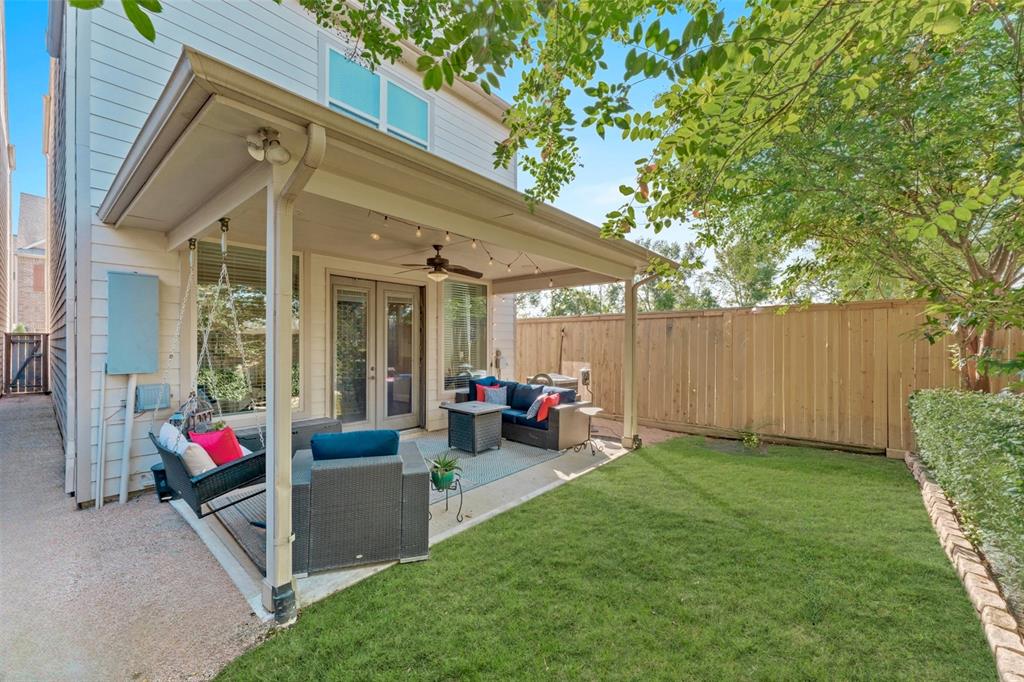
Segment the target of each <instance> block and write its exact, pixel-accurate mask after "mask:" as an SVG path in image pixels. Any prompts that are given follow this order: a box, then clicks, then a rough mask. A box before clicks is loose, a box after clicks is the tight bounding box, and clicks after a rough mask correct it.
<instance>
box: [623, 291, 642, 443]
mask: <svg viewBox="0 0 1024 682" xmlns="http://www.w3.org/2000/svg"><path fill="white" fill-rule="evenodd" d="M623 284H624V285H625V287H624V288H625V292H624V293H625V299H626V300H625V304H626V305H625V315H623V321H622V324H623V327H622V447H624V448H632V447H634V445H635V442H636V436H637V428H638V426H637V414H636V408H637V392H636V289H637V285H636V284H635V283H634V282H633V279H632V278H630V279H628V280H625V281H624V282H623Z"/></svg>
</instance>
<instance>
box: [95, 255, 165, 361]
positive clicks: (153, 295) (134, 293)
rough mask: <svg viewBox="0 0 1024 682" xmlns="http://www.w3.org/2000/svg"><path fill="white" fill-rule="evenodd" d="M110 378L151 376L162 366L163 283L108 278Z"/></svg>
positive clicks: (128, 276) (116, 275) (149, 278)
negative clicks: (159, 346)
mask: <svg viewBox="0 0 1024 682" xmlns="http://www.w3.org/2000/svg"><path fill="white" fill-rule="evenodd" d="M107 277H108V279H107V282H108V284H107V374H152V373H153V372H156V371H157V368H158V366H159V358H158V357H157V356H158V354H159V349H158V343H159V338H160V280H159V278H157V277H156V275H139V274H137V273H134V272H111V273H108V275H107Z"/></svg>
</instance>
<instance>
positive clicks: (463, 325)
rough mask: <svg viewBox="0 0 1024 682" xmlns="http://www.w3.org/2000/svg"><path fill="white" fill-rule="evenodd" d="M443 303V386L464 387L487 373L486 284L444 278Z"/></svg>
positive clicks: (447, 388) (447, 387)
mask: <svg viewBox="0 0 1024 682" xmlns="http://www.w3.org/2000/svg"><path fill="white" fill-rule="evenodd" d="M442 305H443V306H444V388H445V389H446V390H452V389H456V388H465V387H466V385H467V384H468V381H469V379H470V378H471V377H473V376H484V375H486V374H487V287H486V286H484V285H483V284H472V283H469V282H459V281H454V280H451V279H447V280H445V282H444V291H443V296H442Z"/></svg>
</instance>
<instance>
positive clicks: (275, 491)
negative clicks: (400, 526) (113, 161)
mask: <svg viewBox="0 0 1024 682" xmlns="http://www.w3.org/2000/svg"><path fill="white" fill-rule="evenodd" d="M306 131H307V137H306V150H305V152H304V153H303V155H302V159H300V160H299V163H298V164H297V165H296V166H295V168H293V169H292V170H291V173H290V174H289V175H288V177H287V178H285V179H284V181H283V182H282V183H281V184H280V185H278V181H277V179H276V178H274V170H273V169H272V170H271V182H270V183H269V185H268V186H267V193H268V199H267V200H268V215H267V220H268V229H267V265H268V272H267V280H268V284H269V283H270V282H271V281H273V286H272V287H271V286H268V291H267V294H268V296H267V300H268V305H267V336H268V342H267V379H268V388H269V389H270V390H269V391H268V397H269V400H268V401H267V412H268V414H267V416H268V419H267V427H268V434H267V435H268V439H267V440H268V442H267V453H268V457H267V490H268V495H267V567H266V568H267V570H266V579H265V582H264V586H263V587H264V589H263V605H264V608H266V609H267V610H268V611H270V612H271V613H273V614H274V619H275V620H276V621H277V623H278V624H280V625H287V624H289V623H291V622H293V621H294V620H295V616H296V606H295V588H294V575H293V573H292V542H293V541H294V535H293V534H292V516H291V510H292V501H291V500H292V471H291V452H292V450H291V380H290V378H291V352H290V350H291V344H290V343H287V344H285V343H284V342H283V339H282V338H280V337H283V336H284V331H283V330H284V329H285V327H286V328H287V333H288V334H289V335H290V334H291V279H292V278H291V276H289V277H287V278H282V277H281V270H282V269H284V270H285V271H286V272H288V273H290V272H291V253H292V234H293V227H292V219H293V208H294V205H295V201H296V199H298V196H299V194H300V193H301V192H302V189H303V188H304V187H305V186H306V183H307V182H309V179H310V178H311V177H313V174H314V173H315V172H316V170H317V168H319V167H320V164H321V163H322V162H323V159H324V156H325V154H326V151H327V132H326V130H325V129H324V127H323V126H321V125H318V124H315V123H310V124H309V125H308V126H307V127H306ZM278 186H279V187H280V189H279V190H277V189H276V187H278ZM271 211H273V213H272V214H271ZM282 259H286V263H287V267H286V268H280V267H278V266H279V265H280V264H281V262H282ZM270 266H273V269H272V270H271V267H270ZM284 280H287V281H284ZM284 346H286V348H287V350H288V353H287V360H285V355H284V354H283V351H284V350H285V348H284ZM282 364H284V365H285V366H284V367H282ZM286 374H287V380H285V381H282V380H281V379H283V378H284V377H285V375H286Z"/></svg>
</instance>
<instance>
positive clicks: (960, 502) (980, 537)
mask: <svg viewBox="0 0 1024 682" xmlns="http://www.w3.org/2000/svg"><path fill="white" fill-rule="evenodd" d="M910 415H911V417H912V419H913V423H914V432H915V434H916V436H917V448H918V452H919V453H920V455H921V459H922V460H923V461H924V463H925V465H926V466H927V467H928V469H929V470H930V471H931V472H932V474H933V475H934V476H935V479H936V480H937V481H938V483H939V485H941V486H942V488H943V489H944V490H945V491H946V494H947V495H949V496H950V497H951V498H952V499H953V502H954V503H956V506H957V510H958V511H959V512H960V515H961V517H962V518H963V521H964V527H965V529H966V531H967V533H968V534H969V535H970V536H971V540H972V541H974V542H975V543H976V544H977V545H978V546H980V547H981V549H982V551H984V552H985V556H986V557H987V558H988V560H989V563H990V564H991V565H992V568H993V569H994V570H995V572H996V573H997V574H998V575H999V577H1000V582H1001V583H1002V585H1003V588H1004V589H1005V591H1006V592H1007V596H1008V597H1009V598H1010V600H1011V601H1012V602H1013V603H1014V606H1015V607H1016V610H1017V612H1018V613H1022V612H1024V396H1020V395H1014V394H1009V393H1003V394H998V395H990V394H987V393H966V392H963V391H954V390H949V389H935V390H926V391H920V392H918V393H915V394H914V395H913V396H911V398H910Z"/></svg>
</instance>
